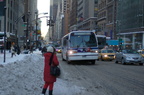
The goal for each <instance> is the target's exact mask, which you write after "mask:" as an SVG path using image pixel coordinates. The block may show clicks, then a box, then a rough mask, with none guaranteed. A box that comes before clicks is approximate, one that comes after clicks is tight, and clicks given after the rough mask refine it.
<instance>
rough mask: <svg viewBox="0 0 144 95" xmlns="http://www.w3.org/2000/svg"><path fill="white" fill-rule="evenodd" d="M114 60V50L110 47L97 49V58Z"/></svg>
mask: <svg viewBox="0 0 144 95" xmlns="http://www.w3.org/2000/svg"><path fill="white" fill-rule="evenodd" d="M100 59H101V60H102V61H103V60H110V61H112V60H114V59H115V51H114V50H112V49H101V50H100V51H99V56H98V60H100Z"/></svg>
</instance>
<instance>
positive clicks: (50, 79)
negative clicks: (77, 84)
mask: <svg viewBox="0 0 144 95" xmlns="http://www.w3.org/2000/svg"><path fill="white" fill-rule="evenodd" d="M51 55H52V53H51V52H47V53H45V54H44V63H45V65H44V81H45V82H56V77H55V76H52V75H50V65H49V61H50V57H51ZM52 64H53V65H56V66H57V65H59V61H58V59H57V56H56V54H54V55H53V63H52Z"/></svg>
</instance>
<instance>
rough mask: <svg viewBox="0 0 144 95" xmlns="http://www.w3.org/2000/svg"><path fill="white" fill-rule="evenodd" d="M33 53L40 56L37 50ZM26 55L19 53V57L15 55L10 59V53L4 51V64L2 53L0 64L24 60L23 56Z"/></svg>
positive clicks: (0, 54) (2, 54)
mask: <svg viewBox="0 0 144 95" xmlns="http://www.w3.org/2000/svg"><path fill="white" fill-rule="evenodd" d="M33 53H38V54H40V53H41V51H39V50H36V51H33ZM26 55H28V54H23V53H20V54H19V55H18V54H16V56H13V57H11V52H9V51H8V50H7V51H6V54H5V62H4V53H0V64H7V63H11V62H14V61H16V60H22V59H23V58H24V56H26Z"/></svg>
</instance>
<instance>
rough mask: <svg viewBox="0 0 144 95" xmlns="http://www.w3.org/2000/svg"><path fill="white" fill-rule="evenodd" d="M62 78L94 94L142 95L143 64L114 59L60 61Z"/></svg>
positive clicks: (143, 86)
mask: <svg viewBox="0 0 144 95" xmlns="http://www.w3.org/2000/svg"><path fill="white" fill-rule="evenodd" d="M58 56H59V61H60V63H61V68H62V70H63V74H64V76H63V78H64V79H65V80H67V81H69V82H72V83H73V84H77V85H78V86H82V87H85V88H86V90H87V91H89V92H93V93H95V94H94V95H143V93H144V66H139V65H131V64H130V65H122V64H115V61H114V60H113V61H97V62H96V64H95V65H91V64H88V63H86V64H85V63H84V62H81V63H80V62H76V63H74V64H67V63H66V62H62V61H61V57H60V55H58ZM79 63H80V64H79Z"/></svg>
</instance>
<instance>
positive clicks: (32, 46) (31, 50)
mask: <svg viewBox="0 0 144 95" xmlns="http://www.w3.org/2000/svg"><path fill="white" fill-rule="evenodd" d="M33 48H34V45H31V46H30V53H33Z"/></svg>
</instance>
